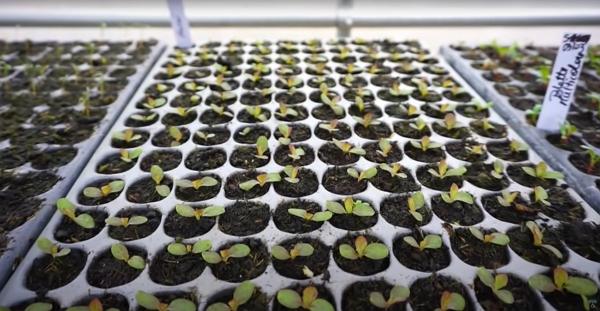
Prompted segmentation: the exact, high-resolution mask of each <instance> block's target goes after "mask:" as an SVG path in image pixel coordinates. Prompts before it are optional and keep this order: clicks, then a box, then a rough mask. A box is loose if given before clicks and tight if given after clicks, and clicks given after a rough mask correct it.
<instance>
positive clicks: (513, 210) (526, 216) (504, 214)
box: [481, 194, 539, 225]
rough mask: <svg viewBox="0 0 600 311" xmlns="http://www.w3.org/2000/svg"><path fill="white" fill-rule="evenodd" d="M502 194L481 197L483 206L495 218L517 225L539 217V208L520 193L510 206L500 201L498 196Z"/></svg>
mask: <svg viewBox="0 0 600 311" xmlns="http://www.w3.org/2000/svg"><path fill="white" fill-rule="evenodd" d="M501 196H502V195H501V194H497V195H490V196H484V197H482V198H481V204H482V205H483V208H484V209H485V210H486V211H487V212H488V213H490V215H492V216H493V217H494V218H496V219H498V220H501V221H506V222H510V223H513V224H517V225H518V224H521V223H524V222H527V221H529V220H531V221H534V220H535V219H537V218H539V216H538V211H539V210H538V209H537V208H535V207H533V206H532V205H531V204H529V203H528V202H527V201H525V200H524V199H523V198H522V197H521V195H518V196H517V198H516V199H515V201H514V202H513V203H512V204H511V205H510V206H509V207H507V206H504V205H502V204H500V203H499V202H498V197H501Z"/></svg>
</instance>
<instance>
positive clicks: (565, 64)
mask: <svg viewBox="0 0 600 311" xmlns="http://www.w3.org/2000/svg"><path fill="white" fill-rule="evenodd" d="M590 37H591V35H590V34H586V33H566V34H564V36H563V40H562V44H561V45H560V47H559V49H558V54H557V55H556V60H555V61H554V66H553V68H552V74H551V76H550V82H549V83H548V89H547V90H546V95H545V96H544V103H543V104H542V112H540V116H539V118H538V121H537V128H538V129H540V130H544V131H552V132H556V131H558V130H559V125H560V124H562V123H564V122H565V119H566V118H567V114H568V113H569V107H570V106H571V102H572V101H573V96H574V95H575V89H576V88H577V82H578V81H579V75H580V74H581V69H582V68H583V60H584V57H585V55H586V54H587V49H588V43H589V41H590Z"/></svg>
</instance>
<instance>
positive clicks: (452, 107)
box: [427, 103, 456, 116]
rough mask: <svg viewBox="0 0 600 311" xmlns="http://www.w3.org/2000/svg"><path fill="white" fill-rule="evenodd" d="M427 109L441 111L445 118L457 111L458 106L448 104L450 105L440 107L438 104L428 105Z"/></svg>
mask: <svg viewBox="0 0 600 311" xmlns="http://www.w3.org/2000/svg"><path fill="white" fill-rule="evenodd" d="M427 107H429V108H431V109H433V110H436V111H439V112H440V113H441V114H445V116H446V115H448V113H450V112H452V111H454V110H456V105H453V104H448V103H446V104H442V105H440V106H438V105H436V104H427Z"/></svg>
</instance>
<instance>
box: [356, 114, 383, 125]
mask: <svg viewBox="0 0 600 311" xmlns="http://www.w3.org/2000/svg"><path fill="white" fill-rule="evenodd" d="M352 119H354V121H356V122H358V123H360V124H362V126H364V127H365V128H369V126H371V125H378V124H381V122H380V121H377V120H374V119H373V115H372V114H370V113H367V114H365V115H364V117H362V118H361V117H359V116H352Z"/></svg>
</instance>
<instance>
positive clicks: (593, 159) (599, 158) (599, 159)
mask: <svg viewBox="0 0 600 311" xmlns="http://www.w3.org/2000/svg"><path fill="white" fill-rule="evenodd" d="M581 148H583V149H585V150H586V151H587V153H588V156H589V157H590V161H589V164H588V167H587V169H586V173H588V174H591V173H592V171H593V170H594V168H595V167H596V165H597V164H598V163H600V154H597V153H596V151H595V150H594V149H592V148H591V147H589V146H586V145H582V146H581Z"/></svg>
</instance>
